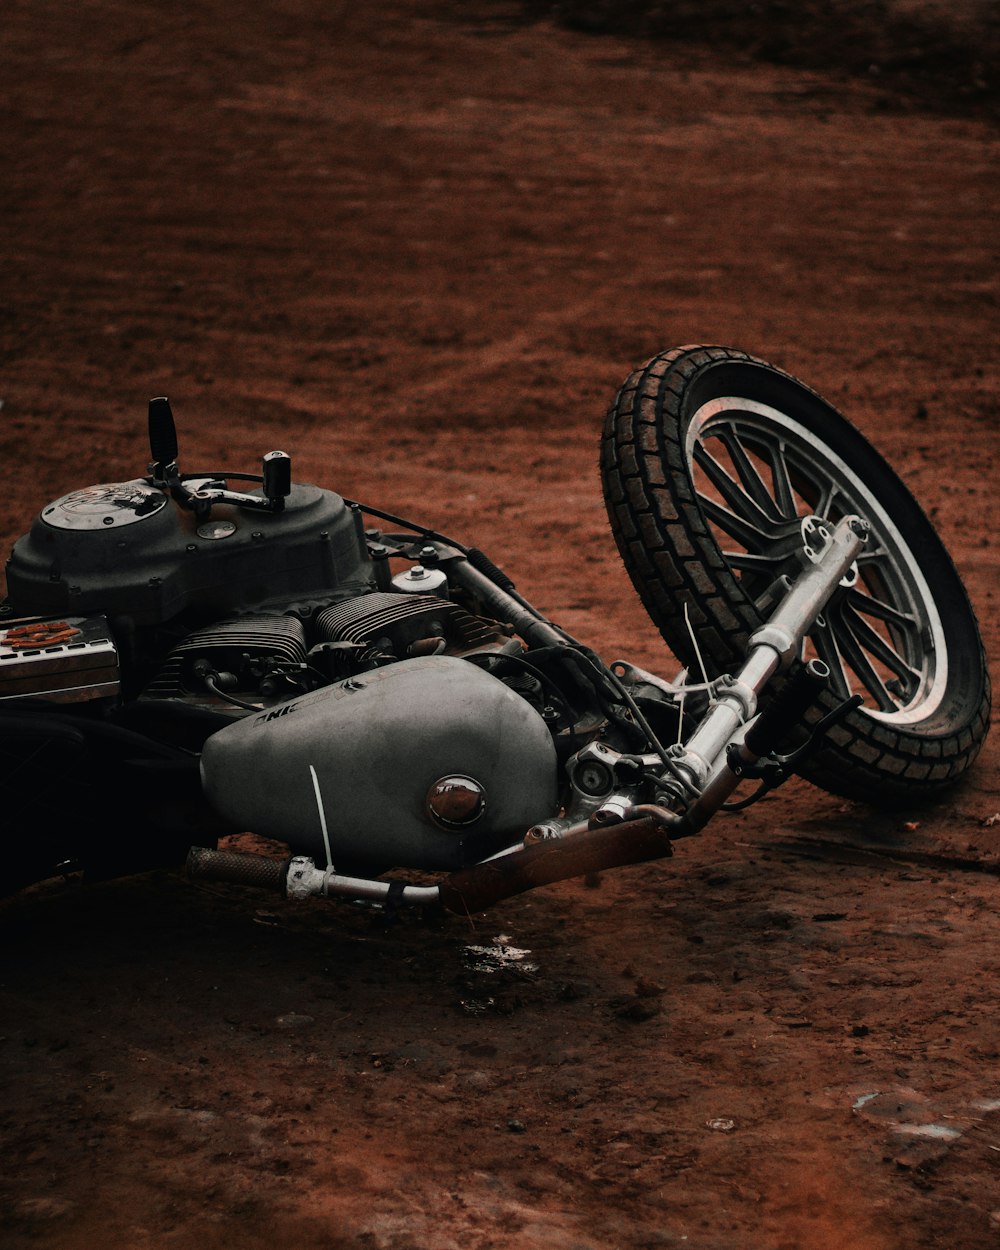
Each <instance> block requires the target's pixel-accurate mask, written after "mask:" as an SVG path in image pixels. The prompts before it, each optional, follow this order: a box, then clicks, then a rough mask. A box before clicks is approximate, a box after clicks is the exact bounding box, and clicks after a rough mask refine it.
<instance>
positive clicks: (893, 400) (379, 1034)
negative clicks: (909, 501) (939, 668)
mask: <svg viewBox="0 0 1000 1250" xmlns="http://www.w3.org/2000/svg"><path fill="white" fill-rule="evenodd" d="M817 7H818V6H817ZM956 8H958V9H961V8H962V6H956ZM0 65H2V75H3V91H4V97H5V103H4V105H3V108H4V110H5V111H6V113H7V120H6V121H3V122H0V152H2V155H3V171H2V177H0V202H2V210H0V234H2V240H3V243H2V256H3V268H2V274H0V327H2V329H0V333H2V337H3V346H4V352H5V363H4V366H3V374H2V383H0V398H2V400H3V408H2V412H0V423H2V424H0V454H2V461H0V463H2V465H3V483H4V485H3V490H2V492H0V539H2V540H3V546H4V547H6V546H8V545H9V543H10V542H11V541H12V540H13V539H14V538H15V537H16V536H17V535H18V534H20V533H21V532H23V531H24V530H25V529H27V527H28V525H29V523H30V520H31V518H32V516H33V514H34V513H35V511H36V510H37V509H38V508H39V507H40V506H41V504H42V503H43V502H45V501H47V500H49V499H53V498H56V497H57V496H59V495H61V494H63V493H65V492H66V491H68V490H70V489H72V488H73V487H76V486H81V485H86V484H89V483H91V482H103V481H118V480H122V479H124V478H129V477H132V476H135V475H137V474H139V473H142V472H144V471H145V465H146V460H147V458H148V453H147V449H146V445H145V441H144V440H145V434H144V422H145V404H146V400H147V399H148V397H149V396H151V395H157V394H163V393H166V394H169V395H170V396H171V399H172V402H173V405H174V410H175V413H176V415H177V418H178V422H179V425H180V429H181V448H182V456H183V458H184V462H185V463H186V464H187V465H188V466H192V467H194V466H205V465H207V466H210V467H212V468H215V467H217V466H218V465H219V464H220V463H223V464H227V465H232V466H235V467H237V468H240V467H245V468H251V469H252V468H253V467H254V464H255V461H256V458H257V457H258V456H259V455H260V454H261V453H262V452H265V451H268V450H270V449H271V448H274V447H282V448H284V449H286V450H288V451H290V452H291V453H292V455H293V457H294V465H295V473H296V476H297V477H299V478H300V479H303V480H306V481H316V482H320V483H321V484H323V485H326V486H330V487H333V488H335V489H337V490H339V491H341V492H342V493H344V494H346V495H348V496H351V497H354V498H361V499H364V500H366V501H368V502H371V503H372V504H375V505H381V506H383V507H387V508H390V509H392V510H395V511H398V512H401V513H403V514H404V515H405V514H410V515H416V516H419V517H423V518H425V519H427V520H428V521H429V522H430V523H432V524H434V525H436V526H438V527H439V528H440V529H442V530H444V531H445V532H454V533H457V534H459V535H461V536H463V537H465V538H466V539H467V541H470V542H474V543H476V544H477V545H479V546H481V547H482V548H484V549H485V550H486V551H488V552H489V553H490V554H491V555H492V556H493V558H494V559H495V560H497V562H498V563H500V564H501V565H503V566H505V567H507V568H508V569H510V570H511V571H512V572H513V573H514V575H515V577H516V580H517V581H518V587H519V589H520V590H521V591H522V592H523V593H525V594H527V595H528V596H529V597H530V598H531V599H533V600H534V601H535V602H537V603H538V604H539V605H540V606H541V607H542V608H544V609H545V610H546V611H548V612H549V613H550V614H551V615H553V616H554V617H555V619H557V620H558V621H560V622H561V623H562V624H563V625H564V626H566V627H567V628H568V629H570V630H571V631H572V632H573V633H574V634H576V635H577V636H578V637H582V638H584V639H586V640H587V641H589V642H591V643H592V644H593V645H595V646H596V648H597V649H598V650H599V651H600V652H601V653H602V654H603V655H604V656H605V657H606V658H607V659H612V658H616V657H617V656H619V655H627V656H629V658H631V659H633V660H635V661H636V662H638V663H641V664H644V665H646V666H647V667H651V668H654V669H655V668H659V669H660V670H661V671H664V672H666V673H667V674H668V675H669V674H670V673H672V671H673V668H674V664H673V661H672V659H671V657H670V656H669V655H668V654H667V653H666V651H665V649H664V647H663V645H662V643H660V642H659V641H658V637H657V635H656V632H655V630H654V629H653V627H652V626H651V625H650V624H649V622H648V621H647V620H646V619H645V617H644V616H643V614H642V611H641V608H640V606H639V604H638V601H637V600H636V598H635V596H634V594H633V592H632V591H631V588H630V586H629V584H628V582H627V578H626V576H625V573H624V571H623V569H622V568H621V565H620V562H619V559H618V556H617V554H616V551H615V548H614V544H613V541H612V539H611V536H610V532H609V531H608V528H607V523H606V520H605V517H604V511H603V505H602V503H601V498H600V487H599V481H598V475H597V470H596V442H597V434H598V429H599V426H600V422H601V418H602V416H603V413H604V411H605V409H606V407H607V404H608V402H609V401H610V399H611V397H612V395H613V394H614V390H615V388H616V386H617V385H618V384H619V383H620V382H621V380H622V379H623V378H624V377H625V375H626V373H627V372H628V370H629V369H630V368H631V367H632V366H633V365H634V364H636V363H637V362H639V361H641V360H643V359H645V358H646V357H648V356H650V355H652V354H653V353H654V352H656V351H658V350H660V349H661V348H664V347H668V346H672V345H674V344H677V343H682V342H720V343H726V344H731V345H735V346H739V347H743V348H746V349H748V350H751V351H753V352H755V353H756V354H758V355H761V356H764V357H766V358H768V359H771V360H773V361H774V362H775V363H777V364H780V365H782V366H784V367H786V368H788V369H790V370H791V371H792V372H794V373H797V374H798V375H799V376H801V377H803V378H805V379H806V380H808V381H809V382H810V383H811V384H812V385H813V386H815V387H816V388H817V389H819V390H820V391H821V392H822V393H824V394H825V395H826V396H827V397H828V398H830V399H831V400H833V401H834V402H835V403H837V404H838V405H839V406H840V407H842V408H843V409H844V410H846V411H847V412H848V413H849V414H850V415H851V416H852V417H853V418H854V419H855V420H856V422H857V423H858V424H859V425H860V426H861V427H862V428H863V429H864V430H865V431H866V432H867V433H868V434H869V436H870V437H871V438H872V439H873V440H874V441H875V442H876V444H877V445H878V446H879V447H880V448H881V449H882V451H883V452H884V453H885V454H886V455H887V456H888V458H889V459H890V460H891V461H892V463H893V464H894V465H895V466H896V467H897V468H898V470H899V471H900V472H901V473H902V474H903V476H904V477H905V479H906V480H907V481H908V483H909V484H910V485H911V487H912V489H913V490H914V491H915V492H916V494H917V495H918V497H919V498H920V499H921V500H922V502H923V503H924V505H925V507H926V508H927V510H928V511H929V512H930V514H931V515H932V516H933V517H934V519H935V520H936V522H937V524H938V526H939V527H940V530H941V532H942V534H943V536H944V537H945V540H946V542H947V543H948V545H949V547H950V548H951V550H952V552H953V554H954V556H955V558H956V561H957V563H958V565H959V567H960V569H961V572H962V573H963V575H964V577H965V579H966V582H967V585H968V587H969V590H970V594H971V596H972V598H973V601H974V602H975V604H976V607H977V610H978V612H979V614H980V618H981V622H982V625H983V629H984V633H985V637H986V642H987V648H988V651H989V653H990V655H991V657H992V659H993V661H994V662H995V661H996V659H997V657H998V656H1000V628H998V619H997V607H998V596H1000V589H998V579H997V570H998V565H1000V545H998V540H997V533H998V528H1000V527H998V521H1000V512H998V506H997V486H996V471H995V461H996V454H997V413H996V399H995V397H996V394H997V372H998V364H1000V358H998V353H997V350H996V343H997V332H998V329H1000V310H998V302H997V292H998V287H997V252H996V237H997V236H996V202H997V191H998V185H997V183H998V180H997V131H996V125H995V121H994V120H991V117H992V116H994V115H993V114H991V113H990V110H989V109H985V110H980V109H979V108H978V105H977V104H976V103H975V102H973V103H969V102H968V101H966V102H965V104H964V105H962V107H960V108H959V107H957V106H955V104H954V101H950V102H946V103H945V104H943V105H942V106H941V107H935V106H934V101H933V100H932V99H928V98H926V97H923V98H913V97H911V96H909V95H906V94H905V93H903V92H902V91H896V90H895V89H894V88H893V87H892V86H891V85H890V86H888V87H887V85H886V82H885V81H884V80H882V79H881V78H879V77H877V76H872V75H869V76H865V77H850V76H848V75H846V74H842V73H834V72H833V71H831V72H830V73H829V74H820V73H818V72H815V71H808V72H807V71H805V70H799V69H796V68H794V67H790V66H785V67H781V68H778V67H775V66H774V65H770V64H764V63H754V62H753V61H752V60H750V59H747V58H741V57H739V56H736V55H734V54H732V53H731V52H729V51H726V52H720V51H719V50H718V49H713V48H712V47H711V46H710V45H707V44H701V45H699V44H685V43H680V42H674V41H670V40H667V41H661V42H641V41H638V40H635V41H633V40H629V39H627V38H623V37H621V36H608V35H603V36H602V35H594V34H588V33H585V32H581V31H579V30H571V29H567V28H566V27H564V26H561V25H557V24H554V23H553V22H551V21H550V20H533V21H527V22H525V21H520V20H518V10H517V8H516V6H515V5H513V4H508V5H499V4H497V5H470V6H459V5H455V6H450V7H449V6H445V5H440V4H438V5H427V4H421V3H419V2H418V0H386V2H385V3H382V4H379V5H377V6H376V5H365V4H348V3H346V2H340V0H326V2H325V3H319V0H268V2H267V3H262V4H256V5H247V4H236V3H233V2H232V0H213V2H212V3H211V4H206V5H200V6H187V5H176V6H162V5H157V4H155V3H153V0H129V3H127V4H126V3H124V2H123V0H84V2H83V3H81V2H80V0H73V2H70V0H49V2H48V3H47V4H46V5H45V6H44V7H42V6H39V5H37V4H36V3H33V2H32V0H7V3H6V4H5V6H4V17H3V23H2V28H0ZM998 752H1000V737H998V736H997V735H996V734H994V736H993V738H992V739H991V741H990V742H989V743H988V744H987V747H986V749H985V750H984V752H983V754H982V756H981V757H980V760H979V762H978V764H977V766H976V768H975V769H974V771H973V773H972V774H971V775H970V777H969V778H968V780H967V781H966V783H965V784H964V785H963V787H962V788H961V789H960V790H958V791H957V792H955V793H953V794H952V795H950V796H949V797H948V799H947V800H945V801H944V802H942V803H941V804H940V805H939V806H936V807H934V808H931V809H924V810H920V811H918V812H907V813H902V812H900V813H884V812H883V813H875V812H873V811H871V810H869V809H867V808H865V807H863V806H860V805H855V804H845V803H843V802H842V801H841V800H838V799H834V798H832V797H829V796H827V795H824V794H823V793H820V792H818V791H816V790H813V789H810V788H809V787H807V786H806V785H805V784H800V785H795V784H793V785H791V786H789V787H787V789H786V790H784V791H782V792H781V793H780V795H779V796H777V797H775V798H774V799H773V800H771V801H769V802H768V803H765V804H762V805H760V806H758V807H755V808H753V809H752V810H750V811H749V812H747V813H745V814H743V815H734V816H731V817H724V818H720V819H718V820H717V821H715V822H713V824H712V825H711V826H710V827H709V829H708V831H707V832H706V833H705V834H704V835H703V836H702V837H701V838H699V839H693V840H690V841H688V842H685V843H682V844H679V845H678V848H677V854H676V856H675V858H674V859H673V860H671V861H667V862H665V863H662V864H660V865H656V866H653V867H637V868H632V869H627V870H623V871H620V872H617V873H608V874H605V875H604V876H603V877H602V878H601V879H600V880H599V881H597V882H590V883H583V882H568V883H566V884H563V885H561V886H555V887H550V888H547V889H545V890H541V891H538V892H536V893H535V894H533V895H528V896H525V897H523V898H521V899H519V900H513V901H510V902H507V903H505V904H502V905H500V906H498V907H497V908H496V909H495V911H493V912H492V913H489V914H487V915H484V916H482V917H476V918H475V920H474V922H473V923H466V922H459V921H451V922H448V923H445V924H436V923H431V922H429V921H427V920H422V919H420V918H418V917H415V916H408V917H403V918H402V919H400V920H399V921H398V922H397V923H396V924H395V925H393V926H390V927H386V926H385V925H384V924H382V923H380V921H379V919H378V917H376V916H374V915H373V914H372V913H371V912H369V911H364V910H360V909H358V908H356V907H351V906H346V905H340V906H331V905H325V904H323V905H321V904H317V905H316V906H293V905H291V904H285V903H283V902H281V901H274V900H273V899H271V898H270V897H265V896H261V895H255V894H253V893H252V892H250V891H243V890H239V889H235V888H234V889H228V888H224V887H214V886H208V885H197V886H196V885H192V884H190V883H188V882H186V881H185V880H183V879H182V878H181V877H180V876H174V875H171V874H168V873H162V874H153V875H150V876H145V877H141V878H133V879H128V880H125V881H119V882H111V883H104V884H95V885H92V886H81V885H80V884H79V883H78V882H75V881H71V882H69V883H66V884H59V883H51V884H48V885H45V886H43V887H39V888H36V889H33V890H31V891H27V892H25V893H23V894H22V895H20V896H18V897H16V898H14V899H12V900H9V901H7V902H6V903H5V904H4V905H3V906H2V908H0V934H2V936H0V1012H2V1016H0V1082H2V1091H3V1092H2V1101H0V1157H2V1159H3V1167H2V1175H0V1195H2V1206H0V1245H2V1246H3V1247H4V1248H5V1250H21V1248H22V1247H28V1246H31V1247H39V1248H45V1250H57V1248H59V1250H84V1248H89V1247H93V1246H96V1245H110V1246H116V1247H118V1246H120V1247H128V1248H130V1250H131V1248H134V1250H143V1248H146V1247H150V1248H151V1247H156V1248H157V1250H160V1248H161V1247H162V1248H167V1247H177V1248H179V1250H194V1248H195V1247H197V1248H198V1250H213V1248H216V1247H240V1248H241V1250H253V1248H255V1247H289V1248H295V1250H313V1248H316V1250H320V1248H328V1250H334V1248H341V1247H343V1248H347V1247H350V1248H352V1250H353V1248H354V1247H358V1248H361V1247H370V1248H373V1250H423V1248H425V1247H433V1248H434V1250H451V1248H454V1250H487V1248H495V1250H501V1248H502V1250H515V1248H516V1250H528V1248H534V1247H538V1248H544V1250H611V1248H619V1247H620V1248H623V1250H625V1248H627V1250H632V1248H639V1247H672V1248H676V1250H680V1248H681V1247H684V1248H685V1250H687V1248H690V1250H733V1248H737V1247H738V1248H742V1247H747V1248H751V1247H752V1248H754V1250H798V1248H799V1247H806V1246H808V1247H810V1248H811V1250H848V1248H850V1250H925V1248H928V1250H929V1248H931V1247H934V1248H941V1250H945V1248H947V1250H979V1248H980V1247H984V1248H985V1247H992V1246H995V1245H996V1244H997V1243H998V1240H1000V1062H998V1061H1000V1026H998V1021H997V997H998V991H1000V907H998V905H997V904H998V899H997V894H998V879H997V878H998V873H1000V821H995V818H996V816H997V813H1000V783H998V775H997V763H998ZM991 821H995V823H991ZM141 828H142V813H141V812H137V813H136V830H137V836H141ZM22 836H26V831H25V830H23V829H7V830H6V837H8V838H12V837H22Z"/></svg>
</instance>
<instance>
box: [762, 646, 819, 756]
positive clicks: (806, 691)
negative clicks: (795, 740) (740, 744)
mask: <svg viewBox="0 0 1000 1250" xmlns="http://www.w3.org/2000/svg"><path fill="white" fill-rule="evenodd" d="M829 680H830V669H829V667H828V666H827V665H826V664H824V663H823V661H822V660H810V661H809V663H808V664H805V665H804V666H803V667H802V668H800V669H799V670H798V672H796V673H795V674H794V676H792V677H791V678H790V679H789V681H788V682H787V683H786V685H785V687H784V688H783V689H782V690H780V691H779V692H778V694H776V695H775V697H774V698H773V699H772V700H771V702H770V703H769V704H768V705H767V707H766V708H765V709H764V710H763V712H761V714H760V715H759V716H758V717H757V719H756V720H755V721H754V722H753V724H752V725H751V726H750V728H749V729H748V730H747V733H746V737H745V738H744V740H743V741H744V744H745V746H746V749H747V751H749V752H750V753H751V754H752V755H754V756H757V757H759V756H761V755H766V754H767V753H768V752H769V751H771V750H773V748H774V747H775V746H777V745H778V744H779V743H780V742H781V741H782V740H783V739H784V738H786V737H787V736H788V734H789V733H790V732H791V731H792V730H793V729H794V728H795V726H796V725H797V724H798V723H799V722H800V721H801V720H802V718H803V716H805V714H806V712H808V711H809V709H810V708H811V707H812V705H813V704H814V703H815V702H816V700H817V699H818V698H819V696H820V695H821V694H822V693H823V691H824V690H825V689H826V687H827V684H828V683H829Z"/></svg>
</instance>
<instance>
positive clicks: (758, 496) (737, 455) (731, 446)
mask: <svg viewBox="0 0 1000 1250" xmlns="http://www.w3.org/2000/svg"><path fill="white" fill-rule="evenodd" d="M718 438H719V441H720V442H721V443H722V445H723V446H724V447H725V449H726V451H727V452H728V453H729V458H730V460H731V461H732V462H733V468H734V469H735V470H736V474H737V476H738V477H739V479H740V483H741V484H742V486H743V489H744V490H745V491H746V493H747V495H749V497H750V498H751V499H752V500H753V502H754V503H755V504H756V505H757V507H758V508H759V509H760V510H761V512H762V513H763V514H764V515H765V516H766V517H768V518H770V519H771V520H772V521H781V520H784V517H783V516H782V513H781V509H780V508H779V506H778V505H777V504H776V503H775V501H774V499H773V497H772V495H771V492H770V490H768V488H767V485H766V484H765V482H764V479H763V478H762V477H761V475H760V473H759V472H758V471H757V466H756V465H755V464H754V463H753V461H752V460H751V459H750V457H749V456H748V455H747V452H746V448H745V447H744V446H743V444H742V443H741V442H740V440H739V437H738V435H737V433H736V431H735V430H734V429H731V428H729V429H724V430H720V431H719V434H718Z"/></svg>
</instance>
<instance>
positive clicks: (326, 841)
mask: <svg viewBox="0 0 1000 1250" xmlns="http://www.w3.org/2000/svg"><path fill="white" fill-rule="evenodd" d="M309 772H310V774H311V776H312V780H313V790H314V791H315V792H316V807H317V808H318V809H319V827H320V829H322V830H323V846H324V848H325V850H326V870H327V872H333V856H332V855H331V854H330V833H329V831H328V829H327V827H326V811H325V810H324V807H323V795H322V794H321V793H320V788H319V778H318V777H317V776H316V769H315V768H313V766H312V764H310V765H309Z"/></svg>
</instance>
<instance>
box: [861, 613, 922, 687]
mask: <svg viewBox="0 0 1000 1250" xmlns="http://www.w3.org/2000/svg"><path fill="white" fill-rule="evenodd" d="M842 619H843V621H844V623H845V625H846V626H847V628H848V629H849V630H850V631H851V633H852V635H853V636H854V637H855V638H856V639H857V641H858V643H859V645H860V646H862V647H864V649H865V650H866V651H867V652H869V653H870V654H871V655H872V656H874V658H875V659H876V660H877V661H878V662H879V663H880V664H882V665H884V666H885V667H886V668H887V669H889V670H890V671H891V672H893V673H895V674H896V676H897V677H898V678H899V679H900V682H901V684H902V686H903V690H904V692H905V698H904V701H906V700H908V699H909V698H910V696H911V695H912V693H913V691H914V690H916V689H917V687H918V686H919V684H920V674H919V673H918V672H917V671H916V670H915V669H913V668H911V667H910V665H909V664H907V662H906V661H905V660H904V659H903V657H902V656H901V655H900V654H899V652H898V651H896V650H895V648H894V647H892V646H890V645H889V643H888V642H886V640H885V639H884V638H883V637H882V635H881V634H880V633H878V632H876V630H874V629H872V627H871V626H870V625H869V624H868V622H867V621H866V620H865V619H864V617H862V616H860V615H859V614H858V613H857V612H854V611H852V610H851V609H850V608H848V607H845V610H844V612H843V616H842Z"/></svg>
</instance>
